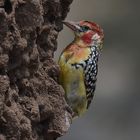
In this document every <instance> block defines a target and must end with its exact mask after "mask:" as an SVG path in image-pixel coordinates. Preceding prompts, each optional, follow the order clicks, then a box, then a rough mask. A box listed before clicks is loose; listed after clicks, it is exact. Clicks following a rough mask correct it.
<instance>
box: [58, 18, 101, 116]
mask: <svg viewBox="0 0 140 140" xmlns="http://www.w3.org/2000/svg"><path fill="white" fill-rule="evenodd" d="M63 24H64V25H66V26H67V27H68V28H70V29H71V30H72V31H73V33H74V40H73V41H72V42H71V43H70V44H69V45H68V46H67V47H66V48H64V50H63V51H62V53H61V55H60V57H59V60H58V64H59V67H60V74H59V82H60V84H61V85H62V87H63V89H64V91H65V98H66V101H67V103H68V105H69V106H70V108H71V109H72V112H73V115H72V116H73V118H76V117H79V116H82V115H83V114H84V113H85V112H86V111H87V110H88V108H89V106H90V104H91V101H92V99H93V96H94V91H95V88H96V81H97V73H98V58H99V56H100V54H101V51H102V47H103V40H104V32H103V29H102V28H101V27H100V26H99V25H98V24H96V23H95V22H91V21H86V20H82V21H79V22H73V21H63Z"/></svg>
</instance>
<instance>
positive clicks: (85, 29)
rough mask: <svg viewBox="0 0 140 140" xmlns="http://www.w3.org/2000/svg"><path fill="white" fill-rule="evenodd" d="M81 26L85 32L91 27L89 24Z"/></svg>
mask: <svg viewBox="0 0 140 140" xmlns="http://www.w3.org/2000/svg"><path fill="white" fill-rule="evenodd" d="M81 28H82V30H83V31H84V32H86V31H88V30H89V29H90V28H89V27H88V26H82V27H81Z"/></svg>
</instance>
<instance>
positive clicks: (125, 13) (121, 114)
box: [55, 0, 140, 140]
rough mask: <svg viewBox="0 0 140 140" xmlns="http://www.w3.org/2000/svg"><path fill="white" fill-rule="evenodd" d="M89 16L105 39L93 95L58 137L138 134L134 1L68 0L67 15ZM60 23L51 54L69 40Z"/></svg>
mask: <svg viewBox="0 0 140 140" xmlns="http://www.w3.org/2000/svg"><path fill="white" fill-rule="evenodd" d="M84 19H85V20H89V21H95V22H96V23H98V24H99V25H101V26H102V28H103V29H104V33H105V42H104V49H103V52H102V56H101V57H100V59H99V60H100V61H99V72H98V81H97V88H96V92H95V96H94V100H93V101H92V104H91V106H90V108H89V110H88V111H87V113H86V114H85V115H84V116H82V117H81V118H79V119H77V120H75V121H73V124H72V125H71V127H70V129H69V132H68V133H67V134H66V135H65V136H64V137H62V138H60V139H59V140H140V85H139V75H140V74H139V72H140V71H139V70H140V65H139V64H140V62H139V61H140V45H139V44H140V43H139V40H140V39H139V38H140V1H139V0H134V1H132V0H87V1H85V0H74V1H73V3H72V5H71V9H70V12H69V14H68V17H67V20H72V21H79V20H84ZM73 37H74V36H73V34H72V32H71V31H70V30H69V29H68V28H67V27H64V30H63V31H62V32H61V33H60V34H59V38H58V50H57V52H56V54H55V60H56V61H57V60H58V57H59V55H60V53H61V51H62V50H63V48H64V47H65V46H66V45H68V44H69V43H70V42H71V41H72V40H73Z"/></svg>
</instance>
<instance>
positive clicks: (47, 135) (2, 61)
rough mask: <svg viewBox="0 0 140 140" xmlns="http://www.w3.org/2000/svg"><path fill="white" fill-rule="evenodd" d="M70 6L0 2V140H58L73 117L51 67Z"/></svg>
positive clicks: (54, 1) (54, 0)
mask: <svg viewBox="0 0 140 140" xmlns="http://www.w3.org/2000/svg"><path fill="white" fill-rule="evenodd" d="M71 2H72V0H0V140H45V139H47V140H55V139H56V138H57V137H59V136H62V135H64V134H65V133H66V132H67V131H68V128H69V126H70V122H71V112H69V107H68V105H67V104H66V101H65V98H64V91H63V89H62V87H61V86H60V85H59V84H58V75H59V67H58V65H57V64H56V63H55V62H54V61H53V54H54V51H55V50H56V49H57V42H56V39H57V36H58V32H59V31H61V30H62V27H63V25H62V20H64V19H65V17H66V15H67V13H68V11H69V5H70V4H71Z"/></svg>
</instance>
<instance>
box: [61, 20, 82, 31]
mask: <svg viewBox="0 0 140 140" xmlns="http://www.w3.org/2000/svg"><path fill="white" fill-rule="evenodd" d="M63 24H65V25H66V26H67V27H69V28H70V29H71V30H73V31H74V32H80V31H81V27H80V26H79V24H78V23H77V22H73V21H63Z"/></svg>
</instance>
